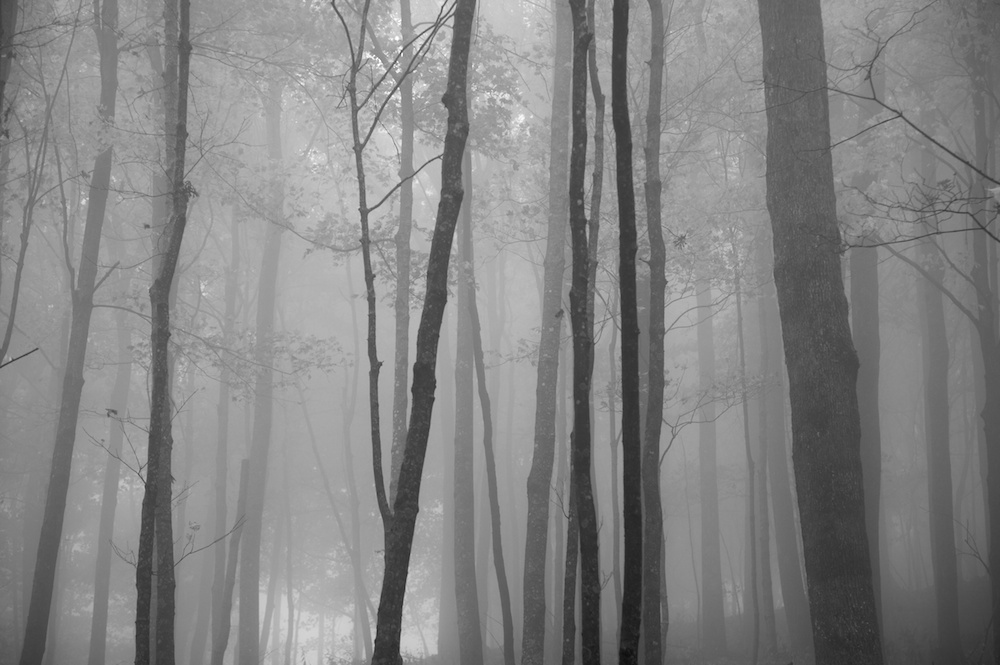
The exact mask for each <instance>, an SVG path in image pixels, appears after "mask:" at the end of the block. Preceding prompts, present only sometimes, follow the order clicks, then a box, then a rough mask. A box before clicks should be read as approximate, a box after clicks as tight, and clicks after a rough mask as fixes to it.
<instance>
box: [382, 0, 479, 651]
mask: <svg viewBox="0 0 1000 665" xmlns="http://www.w3.org/2000/svg"><path fill="white" fill-rule="evenodd" d="M475 10H476V3H475V0H458V2H457V5H456V7H455V19H454V28H453V36H452V42H451V57H450V61H449V66H448V86H447V90H446V92H445V95H444V99H443V101H444V105H445V107H446V108H447V109H448V131H447V134H446V135H445V144H444V154H443V156H442V161H441V183H442V184H441V202H440V204H439V206H438V214H437V220H436V223H435V227H434V235H433V237H432V239H431V248H430V254H429V256H428V264H427V292H426V295H425V296H424V307H423V312H422V313H421V317H420V326H419V328H418V330H417V354H416V355H417V358H416V361H415V362H414V365H413V389H412V390H411V395H412V396H413V406H412V409H411V413H410V426H409V429H408V431H407V436H406V446H405V448H404V449H403V463H402V466H401V467H400V470H399V485H398V488H397V492H396V500H395V502H394V503H393V513H392V514H393V519H392V522H391V525H390V528H389V530H388V533H387V536H388V537H387V539H386V545H385V571H384V575H383V580H382V596H381V599H380V601H379V608H378V629H377V633H376V637H375V653H374V655H373V656H372V665H398V663H399V662H400V655H399V639H400V633H401V631H402V618H403V597H404V595H405V593H406V578H407V574H408V569H409V563H410V553H411V551H412V547H413V532H414V528H415V526H416V521H417V512H418V510H419V496H420V480H421V476H422V474H423V466H424V458H425V456H426V453H427V438H428V434H429V433H430V426H431V410H432V407H433V405H434V388H435V384H436V379H435V376H434V374H435V372H434V370H435V365H436V362H437V346H438V337H439V335H440V333H441V320H442V319H443V318H444V308H445V304H446V303H447V300H448V262H449V258H450V255H451V245H452V239H453V237H454V233H455V226H456V223H457V222H458V215H459V211H460V208H461V206H462V197H463V191H462V157H463V153H464V152H465V141H466V139H467V138H468V135H469V115H468V106H467V99H466V94H467V93H466V81H467V74H468V64H469V44H470V42H471V38H472V26H473V22H474V18H475Z"/></svg>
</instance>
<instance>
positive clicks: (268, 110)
mask: <svg viewBox="0 0 1000 665" xmlns="http://www.w3.org/2000/svg"><path fill="white" fill-rule="evenodd" d="M282 89H283V86H282V85H281V84H279V83H273V82H272V83H271V84H270V89H269V90H268V91H267V99H265V101H264V123H265V127H266V134H267V153H268V162H269V164H270V168H271V169H272V170H273V173H272V181H271V185H270V191H269V192H268V198H269V201H268V211H269V214H268V216H269V218H268V219H266V220H265V229H264V247H263V250H262V253H261V265H260V273H259V277H258V286H257V317H256V328H257V335H256V342H255V344H256V345H255V348H254V361H255V363H256V365H257V372H256V377H255V379H254V405H253V429H252V433H251V437H250V439H251V440H250V487H249V489H248V491H247V510H246V516H245V519H246V524H245V533H244V535H243V537H244V543H243V556H241V557H240V613H239V642H238V647H239V661H240V662H241V663H244V662H245V663H257V662H259V661H260V653H261V651H260V648H259V647H260V644H259V637H258V633H257V631H258V630H259V629H260V545H261V529H262V526H263V524H262V522H263V515H264V496H265V490H266V487H267V460H268V454H269V451H270V449H271V424H272V420H273V411H274V402H273V391H274V385H273V374H274V370H273V368H272V365H273V363H274V347H273V340H272V337H273V335H274V304H275V298H276V291H277V282H278V263H279V259H280V256H281V228H282V227H281V223H280V222H281V221H282V219H283V217H284V184H283V181H282V177H281V175H280V174H279V173H277V170H278V169H279V168H280V164H281V159H282V146H281V93H282Z"/></svg>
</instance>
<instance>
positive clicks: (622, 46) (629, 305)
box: [611, 0, 643, 665]
mask: <svg viewBox="0 0 1000 665" xmlns="http://www.w3.org/2000/svg"><path fill="white" fill-rule="evenodd" d="M612 12H613V25H612V32H611V121H612V125H613V126H614V130H615V167H616V170H617V173H616V178H617V185H618V247H619V256H618V261H619V263H618V278H619V280H618V281H619V287H618V288H619V291H620V298H621V300H620V303H621V328H622V350H621V363H622V488H623V506H622V513H623V519H622V527H623V530H624V533H625V551H624V553H623V556H622V569H623V572H622V614H621V637H620V640H619V646H618V659H619V662H620V663H621V664H622V665H636V664H637V663H638V661H639V628H640V625H641V621H642V613H641V612H642V535H643V534H642V493H641V486H642V472H641V466H642V451H641V432H640V418H639V314H638V304H637V297H636V277H635V273H636V270H635V254H636V251H637V248H638V241H637V238H636V228H635V186H634V184H633V176H632V126H631V121H630V119H629V112H628V98H629V92H628V33H629V23H628V20H629V19H628V17H629V3H628V0H615V1H614V4H613V5H612Z"/></svg>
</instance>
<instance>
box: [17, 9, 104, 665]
mask: <svg viewBox="0 0 1000 665" xmlns="http://www.w3.org/2000/svg"><path fill="white" fill-rule="evenodd" d="M15 4H16V3H14V2H8V3H5V6H4V8H3V9H2V10H0V15H4V18H5V19H7V18H12V17H9V16H8V14H9V13H10V12H12V11H16V10H11V8H10V7H8V6H7V5H15ZM99 7H100V6H99V4H98V3H95V5H94V11H95V15H94V21H95V25H94V32H95V33H96V35H97V46H98V50H99V51H100V59H101V104H100V106H99V107H98V117H99V118H100V120H101V122H103V123H105V124H107V125H108V126H109V127H110V126H111V125H113V124H114V119H115V97H116V95H117V94H118V37H117V29H118V2H117V0H105V3H104V5H103V7H100V9H99ZM0 27H4V28H6V29H7V30H13V27H14V26H13V24H12V23H11V24H8V23H6V22H5V23H4V25H3V26H0ZM6 37H7V35H5V34H3V33H0V40H5V38H6ZM4 60H6V58H4ZM4 66H7V67H9V63H4ZM0 95H2V90H0ZM2 101H3V100H2V96H0V105H2ZM112 152H113V148H112V146H111V145H107V146H106V147H105V148H104V149H103V150H102V151H101V152H100V154H98V155H97V158H96V159H95V160H94V171H93V173H92V175H91V179H90V189H89V198H88V201H89V203H88V206H87V221H86V225H85V226H84V231H83V247H82V248H81V250H80V266H79V273H78V274H77V276H76V283H75V284H74V283H72V281H71V283H70V289H71V298H72V308H73V319H72V324H71V326H70V335H69V347H68V350H67V354H66V368H65V371H64V373H63V385H62V397H61V400H60V406H59V424H58V426H57V428H56V440H55V446H54V448H53V452H52V466H51V471H50V475H49V484H48V490H47V492H46V496H45V512H44V514H43V517H42V526H41V532H40V533H39V538H38V556H37V557H36V560H35V570H34V576H33V582H32V585H31V601H30V603H29V605H28V615H27V621H26V624H25V629H24V646H23V648H22V650H21V663H22V665H37V664H38V663H41V661H42V656H43V654H44V653H45V642H46V635H47V633H48V623H49V612H50V610H51V607H52V593H53V588H54V585H55V577H56V566H57V565H58V557H59V546H60V544H61V543H62V531H63V518H64V516H65V513H66V495H67V493H68V492H69V479H70V472H71V470H72V466H73V447H74V443H75V442H76V424H77V420H78V418H79V415H80V398H81V396H82V394H83V370H84V362H85V360H86V355H87V341H88V336H89V333H90V316H91V314H92V312H93V311H94V291H95V290H96V288H97V286H99V284H98V282H97V266H98V262H99V260H100V253H101V229H102V228H103V226H104V217H105V208H106V205H107V201H108V187H109V184H110V181H111V160H112ZM25 240H26V238H22V243H24V241H25ZM66 260H67V262H69V261H70V257H69V256H66ZM70 278H71V280H72V275H70ZM12 309H13V308H12ZM10 317H11V321H10V323H11V325H12V324H13V311H11V312H10ZM6 339H9V332H8V334H7V336H6ZM4 351H6V349H5V350H4Z"/></svg>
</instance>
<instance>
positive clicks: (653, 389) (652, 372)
mask: <svg viewBox="0 0 1000 665" xmlns="http://www.w3.org/2000/svg"><path fill="white" fill-rule="evenodd" d="M649 14H650V54H649V104H648V106H647V107H646V148H645V162H646V184H645V196H646V228H647V233H648V237H649V340H648V343H649V377H648V381H647V393H646V399H647V402H646V418H645V432H644V441H643V450H642V499H643V501H642V517H643V539H642V590H643V592H642V625H643V626H645V630H643V631H642V635H643V640H642V643H643V644H642V645H643V653H644V661H645V663H646V665H660V664H661V663H662V662H663V644H662V643H661V641H660V640H661V639H662V635H661V632H660V558H661V549H662V546H663V508H662V506H661V505H660V431H661V428H662V426H663V381H664V378H663V370H664V363H665V361H664V357H663V356H664V350H663V342H664V339H663V338H664V335H666V330H665V329H664V299H665V298H666V291H667V278H666V274H665V270H666V260H667V255H666V247H665V246H664V243H663V229H662V226H661V225H662V221H661V210H660V197H661V193H662V189H663V183H662V182H661V180H660V126H661V113H662V105H663V102H662V98H663V74H664V72H663V68H664V67H663V39H664V35H663V2H662V0H649Z"/></svg>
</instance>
